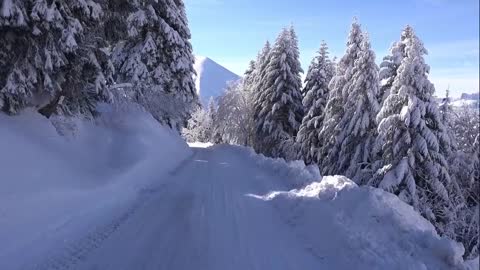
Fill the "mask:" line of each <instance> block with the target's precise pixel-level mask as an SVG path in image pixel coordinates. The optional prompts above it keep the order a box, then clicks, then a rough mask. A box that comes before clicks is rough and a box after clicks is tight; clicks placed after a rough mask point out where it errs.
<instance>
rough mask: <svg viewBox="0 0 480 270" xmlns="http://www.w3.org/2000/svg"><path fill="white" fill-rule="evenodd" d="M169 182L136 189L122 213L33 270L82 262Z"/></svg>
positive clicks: (179, 168) (175, 170)
mask: <svg viewBox="0 0 480 270" xmlns="http://www.w3.org/2000/svg"><path fill="white" fill-rule="evenodd" d="M195 155H196V153H195V152H194V153H193V154H192V155H191V156H190V157H188V158H186V159H184V160H183V161H182V162H180V164H179V165H178V166H176V167H175V168H173V169H172V170H170V172H169V173H167V174H166V175H167V176H174V175H177V174H178V173H179V172H181V171H182V169H183V168H184V167H186V166H187V165H188V164H189V163H190V162H192V160H193V158H194V157H195ZM168 184H169V182H166V183H163V184H161V185H159V186H156V187H146V188H143V189H141V190H139V191H138V195H137V198H136V199H135V201H134V202H133V204H132V205H131V206H130V207H128V208H127V210H126V211H123V213H122V214H120V215H119V216H117V217H116V218H114V219H113V220H112V221H111V222H109V223H108V224H107V225H105V226H102V228H100V229H95V230H93V231H92V232H90V233H88V234H87V235H86V236H85V237H82V238H81V239H80V240H78V241H76V243H74V244H71V245H68V246H66V247H63V248H62V251H60V252H58V253H57V254H55V255H51V256H50V257H49V258H48V259H46V260H45V261H43V262H41V263H40V264H38V265H37V266H36V267H35V268H34V269H35V270H68V269H74V268H75V267H76V266H77V265H78V264H80V263H82V262H84V261H85V260H86V258H87V257H88V255H89V254H90V253H92V252H93V251H95V250H96V249H98V248H99V247H100V246H101V244H102V243H103V242H104V241H106V240H107V239H108V238H109V237H110V236H111V235H113V234H114V233H115V232H116V231H117V230H118V229H119V228H120V227H121V226H122V225H123V224H125V223H126V222H127V221H128V220H129V219H130V218H131V217H132V216H133V215H135V213H137V212H138V210H139V209H141V208H142V207H144V206H145V205H146V204H147V203H148V202H149V201H150V200H151V199H152V198H153V197H154V196H156V195H158V194H159V193H161V192H162V191H164V190H165V189H166V187H167V186H168Z"/></svg>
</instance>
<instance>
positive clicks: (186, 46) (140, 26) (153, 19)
mask: <svg viewBox="0 0 480 270" xmlns="http://www.w3.org/2000/svg"><path fill="white" fill-rule="evenodd" d="M128 2H129V3H128V5H127V4H126V5H125V7H124V8H125V9H127V10H129V11H130V13H129V16H128V19H127V31H128V37H127V38H126V39H125V40H120V41H119V42H118V43H117V44H116V46H115V50H114V55H113V57H114V64H115V66H116V69H117V77H116V79H117V82H118V83H132V84H133V90H134V97H135V99H136V100H137V101H138V102H139V103H140V104H142V105H143V106H145V107H146V108H147V110H149V111H150V112H152V114H153V115H154V117H155V118H156V119H157V120H159V121H160V122H162V123H167V124H169V125H170V126H172V127H176V128H180V127H181V126H183V125H184V124H185V123H186V120H187V119H188V117H189V115H190V113H191V112H192V110H193V109H194V108H195V107H196V106H197V105H198V98H197V95H196V91H195V84H194V81H193V78H192V75H193V74H194V72H195V71H194V69H193V63H194V58H193V54H192V46H191V44H190V41H189V39H190V31H189V29H188V24H187V18H186V14H185V6H184V4H183V1H181V0H175V1H174V0H161V1H157V0H138V1H128ZM166 103H168V104H176V105H175V106H174V107H173V108H171V109H170V110H160V111H159V110H158V109H159V108H160V107H163V106H165V104H166Z"/></svg>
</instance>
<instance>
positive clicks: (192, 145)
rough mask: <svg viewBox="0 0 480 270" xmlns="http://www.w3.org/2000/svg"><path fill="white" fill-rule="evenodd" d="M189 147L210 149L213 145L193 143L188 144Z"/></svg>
mask: <svg viewBox="0 0 480 270" xmlns="http://www.w3.org/2000/svg"><path fill="white" fill-rule="evenodd" d="M188 146H190V147H192V148H208V147H211V146H213V143H204V142H192V143H188Z"/></svg>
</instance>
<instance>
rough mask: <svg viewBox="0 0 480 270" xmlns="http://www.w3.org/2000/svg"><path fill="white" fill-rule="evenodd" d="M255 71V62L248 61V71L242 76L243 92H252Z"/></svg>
mask: <svg viewBox="0 0 480 270" xmlns="http://www.w3.org/2000/svg"><path fill="white" fill-rule="evenodd" d="M255 70H256V62H255V61H253V60H252V61H250V63H249V64H248V69H247V70H246V71H245V73H244V74H243V85H244V90H245V91H252V90H253V89H252V87H253V85H254V81H255Z"/></svg>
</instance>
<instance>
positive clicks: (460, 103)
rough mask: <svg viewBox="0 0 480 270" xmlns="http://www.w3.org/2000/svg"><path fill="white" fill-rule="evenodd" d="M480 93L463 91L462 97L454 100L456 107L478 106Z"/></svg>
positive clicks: (453, 103)
mask: <svg viewBox="0 0 480 270" xmlns="http://www.w3.org/2000/svg"><path fill="white" fill-rule="evenodd" d="M479 101H480V98H479V94H478V93H470V94H468V93H462V95H461V96H460V99H456V100H454V101H453V102H452V105H453V106H454V107H464V106H467V107H471V108H478V106H479Z"/></svg>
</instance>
